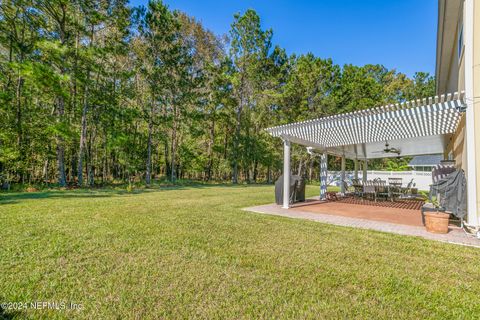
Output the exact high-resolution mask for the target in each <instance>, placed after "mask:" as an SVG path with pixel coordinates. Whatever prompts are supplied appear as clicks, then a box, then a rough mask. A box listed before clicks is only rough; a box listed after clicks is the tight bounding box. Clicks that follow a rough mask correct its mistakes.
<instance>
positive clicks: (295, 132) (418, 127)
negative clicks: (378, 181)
mask: <svg viewBox="0 0 480 320" xmlns="http://www.w3.org/2000/svg"><path fill="white" fill-rule="evenodd" d="M464 108H465V103H464V94H463V92H462V93H457V92H456V93H454V94H446V95H441V96H435V97H429V98H424V99H417V100H412V101H407V102H403V103H397V104H390V105H386V106H382V107H377V108H372V109H366V110H360V111H354V112H349V113H343V114H338V115H333V116H328V117H323V118H318V119H313V120H308V121H302V122H297V123H291V124H286V125H282V126H277V127H272V128H268V129H267V131H268V132H269V133H270V134H271V135H272V136H274V137H282V138H284V139H287V140H290V141H292V142H294V143H298V144H302V145H305V146H309V147H314V148H317V149H321V150H323V151H326V152H329V153H333V154H345V155H346V156H348V157H351V158H372V157H373V158H375V157H377V158H378V157H384V156H396V155H390V154H383V155H375V154H374V150H378V149H379V148H381V147H382V146H383V144H385V142H386V141H388V142H389V143H391V144H392V143H393V144H396V145H395V147H397V148H400V149H402V150H403V151H402V155H414V154H431V153H442V152H443V149H444V147H445V136H446V135H449V134H452V133H454V132H455V130H456V128H457V126H458V123H459V121H460V118H461V114H462V111H463V110H464ZM422 140H423V142H424V143H428V144H429V145H428V147H427V148H424V149H423V150H422V148H414V147H413V146H412V143H413V144H415V143H417V144H418V143H422ZM407 143H408V144H409V145H406V144H407ZM397 145H398V146H397ZM422 152H424V153H422Z"/></svg>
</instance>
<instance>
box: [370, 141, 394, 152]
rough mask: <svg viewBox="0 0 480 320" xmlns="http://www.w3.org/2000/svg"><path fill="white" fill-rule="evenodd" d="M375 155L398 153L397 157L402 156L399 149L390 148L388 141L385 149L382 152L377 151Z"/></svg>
mask: <svg viewBox="0 0 480 320" xmlns="http://www.w3.org/2000/svg"><path fill="white" fill-rule="evenodd" d="M373 153H396V154H397V155H400V149H398V148H393V147H392V148H390V145H389V144H388V141H386V142H385V149H383V150H380V151H375V152H373Z"/></svg>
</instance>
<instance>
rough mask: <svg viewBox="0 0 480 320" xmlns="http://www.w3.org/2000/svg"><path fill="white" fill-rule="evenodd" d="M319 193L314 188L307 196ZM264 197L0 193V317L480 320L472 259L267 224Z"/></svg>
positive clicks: (220, 192) (303, 226)
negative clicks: (252, 209) (255, 209)
mask: <svg viewBox="0 0 480 320" xmlns="http://www.w3.org/2000/svg"><path fill="white" fill-rule="evenodd" d="M317 192H318V187H310V188H309V189H308V193H309V194H310V195H314V194H316V193H317ZM269 202H273V187H272V186H238V187H232V186H206V185H202V186H197V187H194V186H192V187H183V188H182V187H180V188H170V189H163V190H151V191H137V192H134V193H124V192H121V191H115V190H104V191H83V190H76V191H70V192H69V191H63V192H62V191H56V192H55V191H50V192H39V193H23V194H21V193H9V194H0V225H1V228H2V230H1V234H0V302H33V301H39V302H43V301H46V302H66V303H70V302H73V303H78V304H81V305H82V306H83V309H82V310H48V309H43V310H32V309H29V310H26V311H13V310H3V311H0V318H2V317H4V318H7V319H10V318H16V317H18V318H84V319H134V318H137V319H143V318H205V319H212V318H231V319H239V318H274V317H281V318H317V319H318V318H353V317H356V318H389V319H394V318H397V319H398V318H412V319H419V318H438V319H446V318H476V317H478V315H479V314H480V269H479V266H480V250H478V249H475V248H469V247H462V246H455V245H449V244H444V243H440V242H433V241H427V240H423V239H419V238H414V237H405V236H397V235H393V234H386V233H380V232H373V231H366V230H360V229H351V228H344V227H336V226H330V225H325V224H321V223H316V222H311V221H303V220H297V219H288V218H282V217H274V216H266V215H261V214H255V213H249V212H245V211H242V210H241V208H243V207H247V206H252V205H258V204H264V203H269Z"/></svg>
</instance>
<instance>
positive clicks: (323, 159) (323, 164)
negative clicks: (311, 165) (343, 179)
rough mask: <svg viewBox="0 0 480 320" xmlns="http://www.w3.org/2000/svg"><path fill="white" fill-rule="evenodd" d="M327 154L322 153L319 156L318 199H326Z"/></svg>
mask: <svg viewBox="0 0 480 320" xmlns="http://www.w3.org/2000/svg"><path fill="white" fill-rule="evenodd" d="M327 160H328V155H327V154H326V153H322V155H321V156H320V200H326V199H327V175H328V165H327V164H328V161H327Z"/></svg>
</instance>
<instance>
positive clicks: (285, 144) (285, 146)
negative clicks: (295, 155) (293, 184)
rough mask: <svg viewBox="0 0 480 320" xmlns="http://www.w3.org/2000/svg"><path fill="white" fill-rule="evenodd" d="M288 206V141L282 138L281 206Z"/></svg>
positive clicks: (285, 207)
mask: <svg viewBox="0 0 480 320" xmlns="http://www.w3.org/2000/svg"><path fill="white" fill-rule="evenodd" d="M289 206H290V141H288V140H283V206H282V208H284V209H288V208H289Z"/></svg>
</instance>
